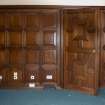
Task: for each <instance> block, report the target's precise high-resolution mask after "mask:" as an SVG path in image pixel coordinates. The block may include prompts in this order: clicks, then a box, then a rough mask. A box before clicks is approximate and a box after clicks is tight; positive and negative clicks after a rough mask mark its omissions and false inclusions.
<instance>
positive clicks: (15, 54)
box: [10, 50, 25, 64]
mask: <svg viewBox="0 0 105 105" xmlns="http://www.w3.org/2000/svg"><path fill="white" fill-rule="evenodd" d="M10 63H12V64H24V63H25V53H24V51H20V50H10Z"/></svg>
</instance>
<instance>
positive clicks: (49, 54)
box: [43, 50, 56, 64]
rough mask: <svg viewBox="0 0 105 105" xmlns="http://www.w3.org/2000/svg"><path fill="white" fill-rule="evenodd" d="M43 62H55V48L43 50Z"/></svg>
mask: <svg viewBox="0 0 105 105" xmlns="http://www.w3.org/2000/svg"><path fill="white" fill-rule="evenodd" d="M43 64H56V50H46V51H43Z"/></svg>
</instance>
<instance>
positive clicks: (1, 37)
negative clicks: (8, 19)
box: [0, 32, 5, 46]
mask: <svg viewBox="0 0 105 105" xmlns="http://www.w3.org/2000/svg"><path fill="white" fill-rule="evenodd" d="M0 46H5V32H0Z"/></svg>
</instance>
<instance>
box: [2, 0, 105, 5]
mask: <svg viewBox="0 0 105 105" xmlns="http://www.w3.org/2000/svg"><path fill="white" fill-rule="evenodd" d="M0 5H75V6H76V5H81V6H82V5H83V6H84V5H85V6H105V0H0Z"/></svg>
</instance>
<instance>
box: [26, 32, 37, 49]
mask: <svg viewBox="0 0 105 105" xmlns="http://www.w3.org/2000/svg"><path fill="white" fill-rule="evenodd" d="M38 35H39V34H38V32H35V31H26V45H27V46H32V47H34V46H36V45H38V43H39V38H38Z"/></svg>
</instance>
